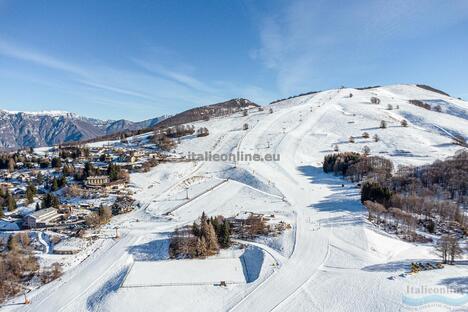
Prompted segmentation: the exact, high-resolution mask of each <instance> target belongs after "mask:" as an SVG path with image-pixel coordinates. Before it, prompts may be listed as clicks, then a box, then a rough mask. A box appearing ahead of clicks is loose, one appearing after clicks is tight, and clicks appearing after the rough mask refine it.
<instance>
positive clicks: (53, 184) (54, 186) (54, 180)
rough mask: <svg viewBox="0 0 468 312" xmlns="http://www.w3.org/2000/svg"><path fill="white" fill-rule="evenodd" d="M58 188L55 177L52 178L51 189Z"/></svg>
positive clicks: (56, 189) (55, 189)
mask: <svg viewBox="0 0 468 312" xmlns="http://www.w3.org/2000/svg"><path fill="white" fill-rule="evenodd" d="M58 189H59V186H58V182H57V179H56V178H54V179H53V180H52V191H53V192H55V191H58Z"/></svg>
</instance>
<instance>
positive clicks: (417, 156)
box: [2, 85, 468, 312]
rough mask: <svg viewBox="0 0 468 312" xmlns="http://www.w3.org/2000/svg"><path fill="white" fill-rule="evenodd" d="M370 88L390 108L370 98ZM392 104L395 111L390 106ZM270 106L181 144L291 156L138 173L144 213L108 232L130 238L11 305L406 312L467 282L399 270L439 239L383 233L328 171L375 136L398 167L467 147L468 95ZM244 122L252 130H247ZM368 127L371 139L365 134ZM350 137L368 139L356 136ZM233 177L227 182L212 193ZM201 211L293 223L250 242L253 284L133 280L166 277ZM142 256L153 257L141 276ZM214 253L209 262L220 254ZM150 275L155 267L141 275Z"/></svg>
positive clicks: (320, 97)
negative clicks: (177, 238) (438, 289)
mask: <svg viewBox="0 0 468 312" xmlns="http://www.w3.org/2000/svg"><path fill="white" fill-rule="evenodd" d="M350 93H352V94H353V96H352V97H349V94H350ZM372 96H377V97H379V98H380V99H381V101H382V102H381V104H380V105H375V104H370V98H371V97H372ZM410 99H419V100H430V101H444V103H446V104H445V105H446V106H450V105H453V107H456V109H446V110H445V112H444V111H443V112H441V113H438V112H434V111H428V110H425V109H423V108H419V107H417V106H414V105H412V104H409V103H408V100H410ZM388 104H391V105H392V106H393V107H394V109H393V110H388V109H387V105H388ZM396 106H399V108H398V109H396V108H395V107H396ZM271 107H272V108H273V110H274V112H273V113H272V114H270V113H269V112H268V109H265V110H264V111H257V110H251V111H250V112H249V115H248V116H245V117H244V116H241V115H240V114H234V115H232V116H229V117H223V118H214V119H211V120H209V121H203V122H197V123H195V127H199V126H203V127H207V128H208V129H209V131H210V135H209V136H207V137H203V138H196V137H190V138H185V139H183V140H181V143H180V144H179V146H178V147H177V152H178V153H181V154H186V153H188V152H195V153H203V152H204V151H212V152H213V153H236V152H243V153H257V154H260V155H265V154H278V155H280V160H279V161H275V162H255V161H238V162H235V163H234V162H232V161H227V162H181V163H168V164H163V165H160V166H157V167H156V168H154V169H153V170H152V171H151V172H148V173H139V174H134V175H132V177H131V179H132V183H133V184H134V192H135V198H136V199H137V200H138V201H139V202H140V204H141V205H140V206H141V208H139V209H137V210H136V211H133V212H131V213H129V214H126V215H120V216H118V217H115V218H113V220H112V222H111V224H109V225H108V226H107V228H105V229H103V231H106V230H107V231H111V230H112V229H113V228H114V227H115V226H118V227H119V228H120V231H121V236H122V237H121V238H120V239H118V240H115V239H109V238H108V239H106V240H105V241H103V242H101V243H102V247H101V248H99V249H98V250H97V251H96V252H95V253H94V254H92V255H91V256H90V257H89V258H87V259H86V260H85V261H83V262H82V263H81V264H79V265H78V266H76V267H75V268H73V269H71V270H69V271H67V272H66V273H65V274H64V276H63V277H62V278H60V280H57V281H55V282H53V283H51V284H48V285H45V286H43V287H41V288H39V289H37V290H34V291H33V292H31V293H30V297H31V300H32V303H31V304H30V305H27V306H24V305H10V306H5V307H3V308H2V310H18V311H54V312H56V311H129V310H132V311H153V310H158V311H159V310H161V311H187V310H193V309H196V310H199V311H246V312H247V311H382V312H383V311H400V310H403V311H404V310H405V309H406V307H405V306H404V305H403V303H402V299H401V298H402V295H403V294H404V292H405V289H407V286H408V285H426V286H430V285H450V283H453V282H454V281H455V282H456V281H457V279H465V278H468V270H467V269H466V266H465V267H464V266H463V265H456V266H451V267H447V268H445V269H444V270H439V271H428V272H421V273H419V274H418V275H415V276H412V275H411V276H410V275H403V276H400V274H402V273H403V272H404V271H405V270H407V265H408V263H410V262H411V261H418V260H421V259H422V260H429V259H436V256H435V255H434V254H433V252H432V248H431V246H429V245H415V244H410V243H407V242H403V241H400V240H399V239H397V238H395V237H393V236H390V235H387V234H385V233H382V232H380V231H378V230H376V229H375V228H373V226H372V225H370V224H369V223H368V222H367V221H366V218H365V217H366V212H365V211H364V209H363V207H362V205H361V204H360V202H359V190H358V189H357V188H356V187H355V186H354V185H352V184H350V183H347V182H345V181H344V180H342V179H340V178H339V177H334V176H332V175H327V174H324V173H323V172H322V169H321V161H322V159H323V156H324V155H326V154H328V153H330V152H332V150H333V148H332V147H333V145H335V144H337V145H338V146H339V149H340V151H361V150H362V148H363V147H364V146H366V145H367V146H369V148H370V149H371V154H375V155H380V156H383V157H388V158H389V159H391V160H392V161H394V163H395V164H396V165H419V164H424V163H429V162H432V161H434V160H436V159H441V158H445V157H448V156H451V155H453V154H454V153H455V152H456V151H457V150H458V149H460V147H459V146H455V145H453V144H451V142H452V136H453V135H454V134H458V135H463V136H464V137H465V138H467V137H468V120H467V119H466V112H467V111H468V104H467V103H466V102H463V101H461V100H457V99H454V98H451V97H448V96H444V95H441V94H438V93H434V92H431V91H428V90H424V89H421V88H419V87H417V86H414V85H395V86H388V87H380V88H375V89H368V90H356V89H346V88H345V89H337V90H329V91H324V92H320V93H317V94H312V95H306V96H302V97H297V98H293V99H290V100H285V101H282V102H278V103H275V104H274V105H272V106H271ZM454 111H455V112H460V111H463V112H464V113H460V114H453V112H454ZM402 119H407V120H408V123H409V126H408V127H402V126H401V125H400V122H401V120H402ZM381 120H385V121H386V122H387V123H388V127H387V128H386V129H380V128H379V124H380V121H381ZM244 123H248V124H249V130H246V131H245V130H242V125H243V124H244ZM363 132H368V133H369V134H370V139H365V138H361V137H360V136H361V135H362V133H363ZM374 134H377V135H378V136H379V137H380V140H379V141H378V142H374V141H373V140H372V136H373V135H374ZM350 136H354V137H356V143H349V142H348V138H349V137H350ZM224 179H226V180H227V182H225V183H223V184H222V185H220V186H219V187H214V188H213V189H212V190H210V188H212V187H213V186H214V185H216V183H217V182H218V181H222V180H224ZM342 185H343V186H342ZM186 190H188V193H189V194H191V195H189V196H198V195H200V196H199V197H197V198H196V200H193V201H187V202H186V203H184V204H183V205H180V203H181V202H183V201H186V200H187V199H186V198H185V197H184V195H185V194H186ZM208 190H209V191H208ZM178 205H180V206H178ZM176 206H178V208H177V209H172V208H174V207H176ZM168 211H171V213H170V214H169V215H168V214H167V212H168ZM203 211H205V212H206V213H208V214H209V215H215V214H223V215H225V216H235V215H238V214H240V213H243V212H257V213H265V214H269V215H275V217H276V218H280V219H282V220H286V221H287V222H288V223H290V224H291V225H292V229H291V230H289V231H287V232H286V233H285V234H284V235H283V237H278V238H275V239H272V240H269V241H259V242H254V243H252V244H253V245H251V248H248V249H247V250H246V255H245V257H248V259H250V261H251V264H250V265H251V270H252V271H255V274H254V278H251V279H250V281H249V282H247V283H239V284H234V285H228V286H227V287H217V286H213V285H171V286H160V287H135V288H125V287H121V286H122V284H123V283H124V280H125V279H126V277H128V276H131V282H132V283H133V284H134V285H140V284H139V283H143V282H145V280H146V279H148V278H150V279H151V278H154V279H157V276H154V274H156V273H157V272H158V271H157V270H156V271H153V269H151V268H152V267H153V265H154V262H157V261H162V260H164V263H171V261H168V255H167V248H168V235H169V234H168V233H169V232H170V231H173V230H174V229H175V228H176V227H178V226H182V225H186V224H191V223H192V222H193V220H194V219H195V218H197V217H199V216H200V214H201V213H202V212H203ZM422 260H421V261H422ZM137 261H138V262H139V263H140V261H148V263H146V264H143V265H138V271H133V272H132V266H133V265H134V263H136V262H137ZM188 261H190V260H188ZM198 261H202V260H197V261H194V262H191V263H190V265H189V268H190V270H194V271H195V270H197V262H198ZM206 261H207V262H204V263H203V264H202V265H201V266H200V268H203V269H206V263H208V261H213V260H206ZM229 261H237V260H229ZM150 262H153V263H150ZM235 263H236V264H235V266H234V267H232V266H229V265H228V267H229V268H227V269H226V271H225V272H223V270H222V269H220V268H217V270H216V272H214V274H215V275H216V277H215V279H219V278H220V277H222V276H223V275H225V276H226V278H225V279H226V280H228V279H229V276H233V278H234V279H235V280H236V281H240V280H242V279H241V276H239V275H238V274H239V270H238V267H237V265H238V262H235ZM156 266H158V265H157V264H156ZM178 267H179V266H177V265H175V266H173V265H167V266H166V267H165V268H164V276H163V277H164V283H170V282H171V281H172V280H173V282H174V283H175V284H177V279H183V280H184V281H186V280H190V274H189V275H187V272H184V274H182V277H181V272H178V271H177V270H178ZM145 268H146V269H145ZM157 269H158V270H159V267H158V268H157ZM145 270H148V276H146V277H144V278H143V277H142V278H141V281H139V278H138V276H141V275H142V274H144V272H145ZM135 272H136V273H135ZM195 276H197V275H196V274H194V276H192V278H194V277H195ZM172 277H173V278H172ZM246 280H249V279H247V278H246ZM210 281H211V282H212V280H210ZM143 284H144V283H143ZM16 300H17V302H18V301H19V300H20V299H16ZM195 307H196V308H195ZM428 311H429V310H428Z"/></svg>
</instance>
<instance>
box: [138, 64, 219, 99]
mask: <svg viewBox="0 0 468 312" xmlns="http://www.w3.org/2000/svg"><path fill="white" fill-rule="evenodd" d="M132 60H133V62H134V63H135V64H137V65H139V66H141V67H142V68H144V69H146V70H148V71H150V72H152V73H155V74H157V75H160V76H161V77H164V78H167V79H171V80H173V81H175V82H177V83H180V84H182V85H184V86H186V87H189V88H191V89H193V90H196V91H201V92H208V93H216V92H217V91H218V90H216V89H214V88H212V87H210V86H209V85H208V84H207V83H204V82H201V81H200V80H198V79H197V78H195V77H193V76H191V75H189V74H187V73H184V72H180V71H176V70H172V69H169V68H168V67H166V66H164V65H161V64H158V63H155V62H151V61H146V60H142V59H137V58H133V59H132Z"/></svg>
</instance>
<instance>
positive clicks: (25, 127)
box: [0, 110, 165, 149]
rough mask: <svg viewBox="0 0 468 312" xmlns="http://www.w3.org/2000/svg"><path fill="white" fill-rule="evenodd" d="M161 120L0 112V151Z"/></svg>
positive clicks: (52, 143)
mask: <svg viewBox="0 0 468 312" xmlns="http://www.w3.org/2000/svg"><path fill="white" fill-rule="evenodd" d="M164 118H165V117H156V118H152V119H148V120H144V121H140V122H132V121H128V120H125V119H121V120H105V121H104V120H99V119H94V118H88V117H82V116H79V115H77V114H74V113H69V112H63V111H44V112H12V111H7V110H0V148H4V149H9V148H22V147H38V146H50V145H54V144H58V143H62V142H70V141H80V140H86V139H92V138H96V137H99V136H103V135H107V134H112V133H116V132H120V131H124V130H138V129H142V128H146V127H151V126H154V125H155V124H157V123H158V122H160V121H161V120H164Z"/></svg>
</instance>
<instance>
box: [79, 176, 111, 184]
mask: <svg viewBox="0 0 468 312" xmlns="http://www.w3.org/2000/svg"><path fill="white" fill-rule="evenodd" d="M107 183H109V177H108V176H104V175H102V176H91V177H87V178H86V181H85V184H86V186H89V187H96V186H103V185H106V184H107Z"/></svg>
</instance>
